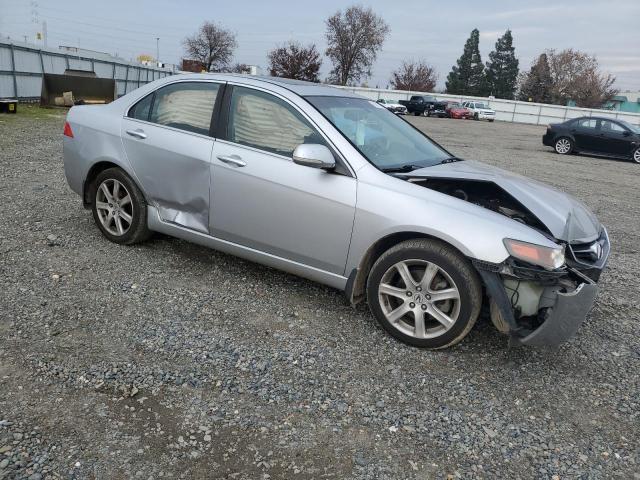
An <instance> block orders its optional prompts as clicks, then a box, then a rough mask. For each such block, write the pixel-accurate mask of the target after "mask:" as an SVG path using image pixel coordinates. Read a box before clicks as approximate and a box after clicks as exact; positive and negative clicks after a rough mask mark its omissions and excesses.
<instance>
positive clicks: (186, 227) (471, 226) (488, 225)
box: [64, 74, 610, 348]
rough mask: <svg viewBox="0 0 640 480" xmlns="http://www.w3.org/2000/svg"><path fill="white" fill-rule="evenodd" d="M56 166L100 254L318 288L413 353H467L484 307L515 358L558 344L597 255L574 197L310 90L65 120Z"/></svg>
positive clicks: (135, 96)
mask: <svg viewBox="0 0 640 480" xmlns="http://www.w3.org/2000/svg"><path fill="white" fill-rule="evenodd" d="M64 164H65V173H66V176H67V180H68V183H69V185H70V186H71V188H72V189H73V190H74V191H75V192H77V193H78V194H79V195H80V196H81V197H82V200H83V203H84V206H85V207H86V208H90V209H92V211H93V217H94V219H95V222H96V224H97V226H98V228H100V230H101V231H102V233H103V234H104V236H105V237H106V238H108V239H109V240H111V241H113V242H116V243H120V244H133V243H136V242H141V241H144V240H145V239H147V238H148V237H149V235H150V234H151V232H154V231H155V232H162V233H164V234H167V235H172V236H175V237H179V238H182V239H186V240H189V241H192V242H195V243H199V244H201V245H205V246H208V247H211V248H214V249H217V250H221V251H224V252H228V253H230V254H233V255H238V256H241V257H244V258H247V259H250V260H253V261H256V262H260V263H263V264H266V265H270V266H272V267H275V268H278V269H281V270H284V271H287V272H290V273H292V274H295V275H299V276H302V277H306V278H309V279H312V280H315V281H318V282H321V283H324V284H327V285H330V286H332V287H334V288H337V289H341V290H344V291H345V292H346V295H347V297H348V299H349V300H350V301H351V302H352V303H354V304H356V303H358V302H360V301H365V300H366V301H367V302H368V304H369V306H370V308H371V311H372V312H373V315H374V316H375V318H376V319H377V320H378V322H379V323H380V324H381V325H382V327H384V329H386V330H387V331H388V332H389V333H390V334H391V335H393V336H394V337H396V338H398V339H400V340H402V341H403V342H406V343H409V344H411V345H415V346H419V347H425V348H444V347H448V346H450V345H453V344H455V343H457V342H459V341H460V340H462V339H463V338H464V337H465V335H467V333H468V332H469V331H470V330H471V328H472V327H473V325H474V322H475V321H476V319H477V318H478V316H479V314H480V311H481V307H482V306H483V305H484V306H485V307H486V310H487V311H489V312H490V315H491V319H492V320H493V323H494V324H495V325H496V327H497V328H498V330H500V331H501V332H503V333H505V334H507V335H509V336H510V337H511V339H512V340H513V341H514V342H516V343H520V344H524V345H534V346H555V345H558V344H559V343H561V342H563V341H566V340H567V339H569V338H570V337H571V336H573V335H574V334H575V333H576V331H577V330H578V328H579V326H580V324H581V323H582V321H583V320H584V318H585V316H586V315H587V313H588V312H589V310H590V308H591V307H592V304H593V302H594V299H595V296H596V292H597V286H596V283H597V281H598V279H599V277H600V274H601V272H602V270H603V268H604V266H605V264H606V262H607V258H608V255H609V250H610V247H609V238H608V236H607V231H606V229H605V228H604V227H603V226H602V225H601V224H600V222H599V221H598V220H597V219H596V217H595V216H594V215H593V214H592V213H591V212H590V211H589V210H588V209H587V208H586V207H585V206H584V205H583V204H582V203H580V202H578V201H577V200H575V199H573V198H572V197H570V196H569V195H566V194H564V193H561V192H559V191H556V190H553V189H552V188H550V187H548V186H545V185H543V184H541V183H538V182H535V181H532V180H529V179H526V178H524V177H521V176H518V175H515V174H512V173H509V172H506V171H503V170H500V169H498V168H494V167H490V166H488V165H484V164H481V163H478V162H474V161H467V160H465V161H463V160H462V159H460V158H456V157H455V156H454V155H452V154H450V153H449V152H448V151H447V150H446V149H445V148H443V147H442V146H440V145H438V144H437V143H435V142H434V141H433V140H431V139H430V138H428V137H427V136H425V135H424V134H423V133H422V132H420V131H419V130H417V129H416V128H414V127H413V126H412V125H411V124H409V123H408V122H406V121H404V120H402V119H401V118H398V117H397V116H396V115H394V114H393V113H391V112H389V111H387V110H386V109H385V108H384V107H383V106H381V105H379V104H377V103H376V102H374V101H370V100H368V99H365V98H362V97H359V96H357V95H354V94H351V93H349V92H347V91H345V90H341V89H336V88H332V87H328V86H322V85H317V84H310V83H304V82H297V81H290V80H284V79H275V78H256V77H247V76H237V75H209V74H202V75H178V76H173V77H169V78H165V79H162V80H158V81H155V82H153V83H150V84H148V85H146V86H144V87H141V88H139V89H137V90H135V91H133V92H131V93H129V94H127V95H125V96H124V97H122V98H120V99H118V100H116V101H115V102H113V103H111V104H109V105H105V106H102V105H101V106H79V107H73V108H72V109H71V110H70V112H69V114H68V117H67V123H66V124H65V129H64Z"/></svg>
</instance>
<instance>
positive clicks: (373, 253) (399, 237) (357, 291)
mask: <svg viewBox="0 0 640 480" xmlns="http://www.w3.org/2000/svg"><path fill="white" fill-rule="evenodd" d="M416 238H429V239H433V240H437V241H439V242H442V243H445V244H447V245H449V246H450V247H451V248H453V249H454V250H456V251H457V252H460V251H459V250H458V249H457V248H456V247H454V246H453V245H451V244H450V243H448V242H445V241H444V240H442V239H440V238H438V237H434V236H432V235H427V234H425V233H420V232H398V233H392V234H391V235H388V236H386V237H383V238H381V239H379V240H378V241H377V242H376V243H374V244H373V245H372V246H371V247H369V249H368V250H367V252H366V253H365V254H364V256H363V257H362V260H361V261H360V264H359V265H358V268H357V269H355V270H354V271H353V272H351V275H350V276H349V281H348V283H347V289H346V292H345V293H346V295H347V298H348V299H349V301H350V302H351V304H352V305H356V304H358V303H360V302H361V301H363V300H364V298H365V291H366V286H367V278H368V277H369V272H370V271H371V267H373V264H374V263H376V260H377V259H378V258H379V257H380V255H382V254H383V253H384V252H386V251H387V250H389V249H390V248H391V247H393V246H395V245H397V244H399V243H401V242H404V241H406V240H413V239H416ZM460 254H461V255H463V254H462V253H460ZM463 256H464V255H463Z"/></svg>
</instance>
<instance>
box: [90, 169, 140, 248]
mask: <svg viewBox="0 0 640 480" xmlns="http://www.w3.org/2000/svg"><path fill="white" fill-rule="evenodd" d="M90 198H91V199H92V204H91V210H92V212H93V219H94V220H95V222H96V225H98V228H99V229H100V231H101V232H102V234H103V235H104V236H105V237H106V238H107V239H108V240H110V241H112V242H114V243H119V244H123V245H133V244H134V243H140V242H143V241H145V240H147V239H148V238H149V237H150V236H151V231H150V230H149V229H148V227H147V203H146V201H145V198H144V195H143V194H142V192H141V191H140V189H139V188H138V186H137V185H136V184H135V182H134V181H133V180H132V179H131V178H130V177H129V175H127V174H126V173H125V172H124V171H123V170H121V169H119V168H109V169H107V170H104V171H103V172H100V173H99V174H98V176H97V177H96V179H95V181H94V183H93V185H92V187H91V197H90Z"/></svg>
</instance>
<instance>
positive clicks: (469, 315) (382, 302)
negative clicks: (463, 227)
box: [367, 239, 482, 349]
mask: <svg viewBox="0 0 640 480" xmlns="http://www.w3.org/2000/svg"><path fill="white" fill-rule="evenodd" d="M481 293H482V290H481V287H480V281H479V280H478V277H477V274H476V273H475V271H474V270H473V268H472V267H471V265H469V262H468V261H467V260H466V259H465V258H464V257H462V256H461V255H460V254H458V253H457V252H455V251H454V250H453V249H452V248H450V247H448V246H447V245H445V244H443V243H441V242H438V241H432V240H426V239H419V240H410V241H406V242H402V243H400V244H398V245H396V246H395V247H392V248H391V249H390V250H388V251H387V252H386V253H384V254H383V255H382V256H381V257H380V258H379V259H378V260H377V261H376V263H375V264H374V266H373V268H372V269H371V273H370V275H369V279H368V281H367V299H368V303H369V307H370V308H371V311H372V312H373V314H374V316H375V317H376V319H377V320H378V322H379V323H380V324H381V325H382V327H383V328H384V329H385V330H387V331H388V332H389V333H390V334H391V335H393V336H394V337H396V338H398V339H399V340H401V341H403V342H405V343H408V344H410V345H414V346H417V347H423V348H431V349H438V348H445V347H448V346H451V345H454V344H456V343H458V342H459V341H460V340H462V339H463V338H464V337H465V336H466V335H467V333H469V331H470V330H471V328H472V327H473V324H474V323H475V321H476V318H477V317H478V314H479V312H480V305H481V303H482V300H481Z"/></svg>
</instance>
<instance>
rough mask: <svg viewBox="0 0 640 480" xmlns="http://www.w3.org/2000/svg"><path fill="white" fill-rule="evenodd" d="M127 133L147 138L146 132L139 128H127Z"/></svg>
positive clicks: (141, 138) (142, 138)
mask: <svg viewBox="0 0 640 480" xmlns="http://www.w3.org/2000/svg"><path fill="white" fill-rule="evenodd" d="M127 135H131V136H132V137H136V138H139V139H140V140H144V139H145V138H147V134H146V133H144V132H143V131H142V130H141V129H137V130H127Z"/></svg>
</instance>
